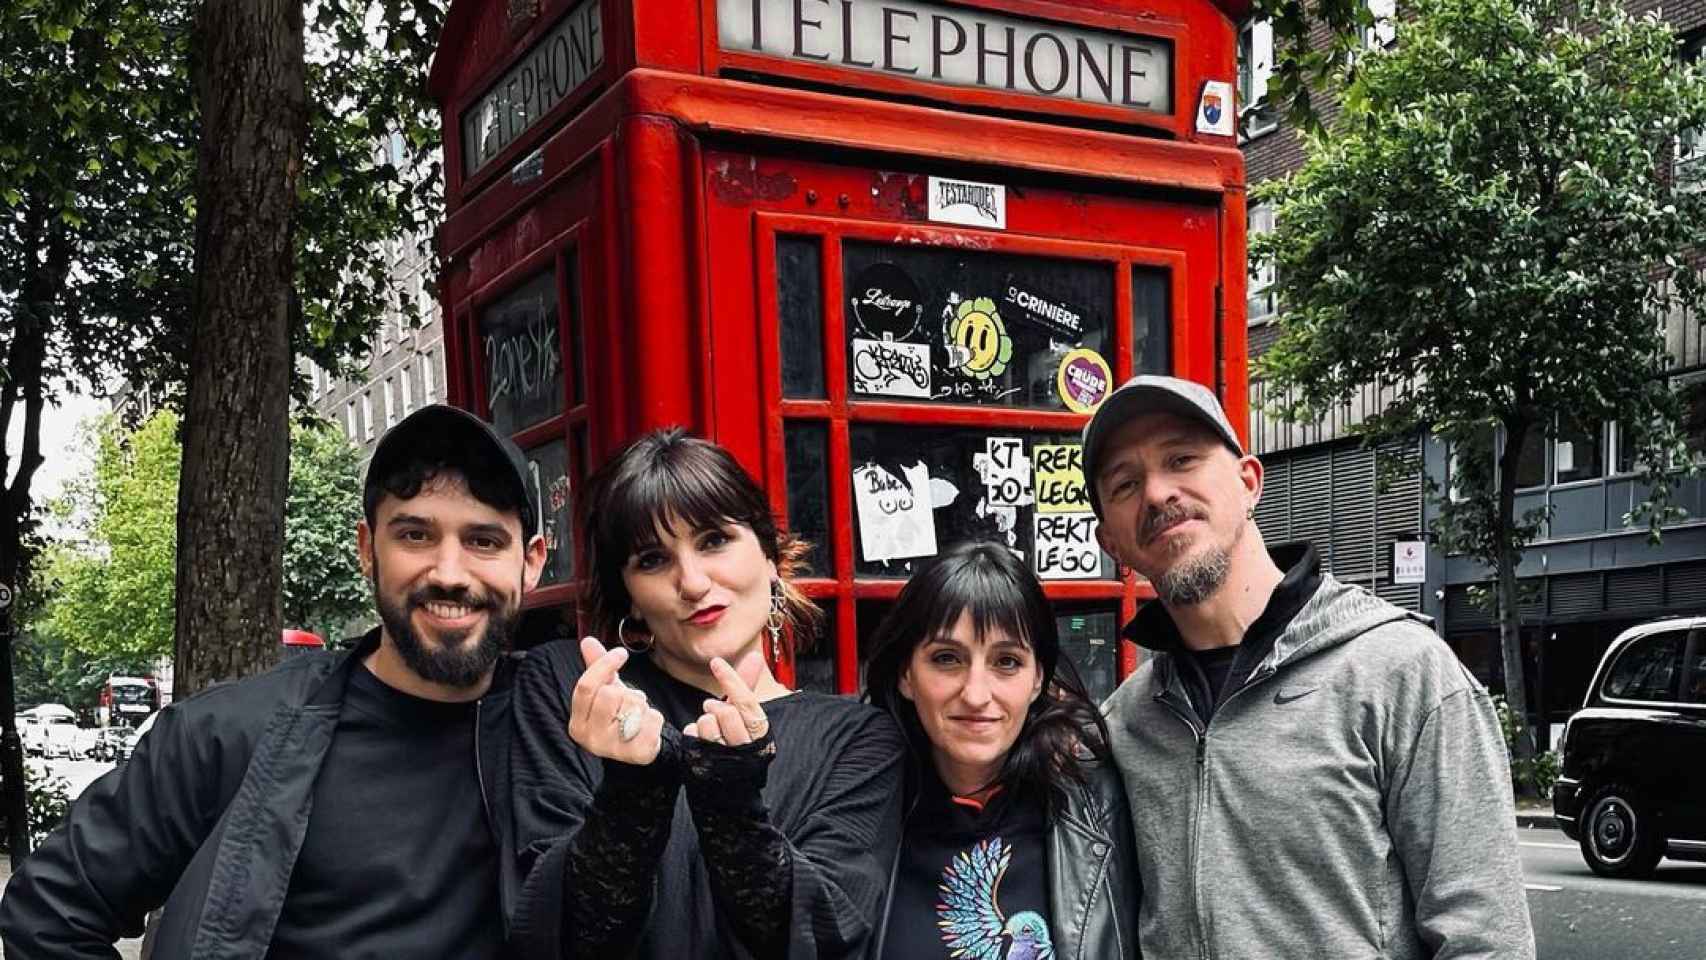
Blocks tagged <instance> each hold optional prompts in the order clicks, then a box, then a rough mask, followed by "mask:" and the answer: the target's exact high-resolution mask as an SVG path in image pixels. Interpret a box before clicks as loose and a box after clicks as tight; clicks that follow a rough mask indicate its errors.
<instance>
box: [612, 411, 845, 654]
mask: <svg viewBox="0 0 1706 960" xmlns="http://www.w3.org/2000/svg"><path fill="white" fill-rule="evenodd" d="M581 516H582V526H581V529H583V530H585V531H586V533H587V543H586V565H587V570H586V575H585V576H584V577H583V578H582V580H581V584H582V587H581V605H582V608H583V610H584V612H585V613H586V615H587V618H588V620H589V622H590V624H591V626H592V627H593V629H594V630H596V631H598V633H599V634H600V635H602V636H606V637H613V638H615V639H617V640H620V639H621V637H620V636H617V630H618V627H619V625H620V623H621V620H622V618H623V617H624V616H626V615H627V614H628V611H629V609H630V608H631V607H632V606H633V604H634V601H633V599H632V598H631V597H629V596H628V587H627V585H626V584H624V583H623V582H622V569H623V568H624V567H625V566H627V564H628V558H629V557H631V556H633V555H634V553H635V552H637V551H639V550H642V549H645V548H647V547H650V546H652V545H654V544H656V543H658V542H659V541H661V540H662V539H663V533H664V531H665V529H666V527H667V525H668V524H669V522H670V521H671V520H679V521H680V522H681V523H684V524H686V525H687V526H688V528H689V529H692V530H704V529H708V528H711V527H718V526H722V525H724V524H729V523H738V524H740V525H741V526H744V527H746V528H748V529H750V530H751V531H752V533H753V535H754V536H755V537H756V538H757V539H758V546H759V547H760V548H761V549H762V550H763V551H764V555H765V556H766V557H768V558H769V559H770V561H771V562H773V563H775V564H776V572H777V574H778V576H779V577H780V579H781V582H782V600H783V603H782V606H783V613H784V616H785V617H786V619H787V621H788V630H787V631H786V632H787V635H788V637H787V642H788V646H789V649H790V650H792V649H794V648H795V647H796V646H799V645H803V644H804V643H805V642H806V641H808V640H809V639H810V637H811V635H812V634H813V633H814V632H815V631H816V630H817V627H818V625H819V623H820V622H821V621H822V619H823V614H822V612H821V611H819V610H818V608H817V605H816V604H814V603H812V602H811V600H810V599H809V598H807V597H806V596H805V595H804V594H802V593H801V592H800V591H799V590H798V588H796V587H795V586H794V585H793V583H792V577H793V574H794V571H795V569H796V568H797V567H798V566H799V564H800V561H801V558H803V557H804V556H805V553H806V550H807V544H806V543H805V542H804V541H801V540H797V539H795V538H794V537H792V536H789V535H787V534H785V533H783V532H781V531H780V530H779V529H777V526H776V517H775V515H774V514H772V513H771V512H770V501H769V500H767V499H766V498H765V496H764V491H763V489H761V488H760V487H759V486H758V483H757V482H756V481H754V480H753V479H752V475H751V474H749V473H747V472H746V470H745V469H744V468H742V467H741V465H740V463H739V462H737V461H736V460H735V458H734V456H733V455H732V454H730V453H729V452H728V451H727V450H725V449H723V448H722V447H720V446H718V445H716V444H714V443H712V442H710V441H709V440H701V439H699V438H698V437H694V436H689V435H688V433H687V431H686V430H683V429H682V428H680V427H673V428H670V429H667V430H654V431H652V432H651V433H648V434H646V435H645V436H642V437H640V438H639V439H638V440H635V441H634V442H633V443H631V444H629V445H628V447H627V448H626V449H624V450H623V451H622V452H621V453H619V454H617V455H616V456H615V457H612V458H611V459H610V461H609V462H608V463H606V464H605V465H604V466H602V467H600V468H599V470H598V472H597V473H594V474H593V476H592V478H591V479H590V480H589V481H588V482H587V489H586V495H585V496H584V497H582V498H581Z"/></svg>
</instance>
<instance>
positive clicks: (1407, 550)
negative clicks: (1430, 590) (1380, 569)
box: [1392, 540, 1428, 583]
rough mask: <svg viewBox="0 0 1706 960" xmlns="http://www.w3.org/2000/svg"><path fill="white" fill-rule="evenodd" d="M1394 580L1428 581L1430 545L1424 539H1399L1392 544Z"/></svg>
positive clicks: (1399, 581)
mask: <svg viewBox="0 0 1706 960" xmlns="http://www.w3.org/2000/svg"><path fill="white" fill-rule="evenodd" d="M1392 582H1393V583H1427V582H1428V545H1427V543H1426V542H1425V541H1422V540H1399V541H1398V542H1397V543H1394V544H1393V545H1392Z"/></svg>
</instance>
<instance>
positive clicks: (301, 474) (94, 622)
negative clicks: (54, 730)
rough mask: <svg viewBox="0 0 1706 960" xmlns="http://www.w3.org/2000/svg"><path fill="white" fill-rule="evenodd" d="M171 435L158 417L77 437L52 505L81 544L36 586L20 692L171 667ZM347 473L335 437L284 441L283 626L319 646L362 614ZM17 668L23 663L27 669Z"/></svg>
mask: <svg viewBox="0 0 1706 960" xmlns="http://www.w3.org/2000/svg"><path fill="white" fill-rule="evenodd" d="M178 423H179V421H178V418H177V416H176V415H175V414H173V413H172V412H171V411H169V410H163V411H161V412H159V413H156V414H155V415H154V416H153V417H152V418H150V419H149V420H148V421H147V422H146V423H144V424H143V425H142V426H140V427H139V428H137V429H135V430H129V429H127V428H126V427H125V426H124V425H123V424H122V423H120V422H119V421H118V420H117V419H116V418H113V417H103V418H100V419H99V420H96V421H93V422H92V423H91V424H89V425H88V426H87V427H86V428H85V429H86V431H87V433H88V434H89V435H90V437H91V441H92V445H93V447H94V450H95V459H94V464H93V466H92V468H91V469H90V471H89V473H88V475H87V476H85V477H83V478H80V479H79V480H77V481H75V482H73V484H72V485H71V487H70V489H69V491H68V494H67V498H66V502H65V503H64V504H63V505H62V512H63V513H65V514H66V515H67V516H69V517H71V518H73V520H72V522H74V523H75V524H77V526H78V528H79V530H80V532H81V534H82V542H81V543H80V544H77V545H76V546H75V547H71V546H62V547H60V548H59V549H56V550H54V551H51V552H50V554H49V562H48V563H47V564H45V568H44V570H43V574H44V579H45V580H46V581H47V585H48V586H49V587H51V588H53V599H52V600H51V601H50V602H49V603H48V604H47V605H46V607H45V609H44V610H43V611H42V616H40V617H39V618H36V619H35V622H34V623H29V622H28V621H26V629H27V630H29V633H30V635H31V636H32V637H33V640H32V643H31V645H30V647H29V648H27V649H28V650H32V651H34V653H33V654H30V653H25V652H21V653H20V690H21V691H22V689H23V680H24V679H25V677H26V676H28V675H29V674H30V673H31V672H33V673H34V674H35V675H36V677H37V679H36V681H35V683H37V684H39V685H41V686H43V687H48V688H53V689H55V690H57V691H59V692H68V691H80V690H84V689H85V688H87V689H90V690H93V689H94V688H96V687H99V685H100V682H101V681H104V680H105V679H106V677H107V675H108V674H110V673H115V672H117V673H124V672H133V671H139V670H143V668H144V665H146V664H147V663H149V662H152V661H153V660H154V659H156V658H158V657H161V656H170V655H171V653H172V636H173V628H174V626H175V624H174V622H173V621H174V611H175V609H176V604H175V598H176V584H175V579H174V572H175V570H176V567H177V556H176V554H177V522H176V511H177V489H178V476H179V463H180V457H181V450H180V447H179V445H178V437H177V429H178ZM359 470H360V459H359V455H358V453H357V451H356V450H355V448H354V447H352V446H351V445H350V444H349V442H348V441H347V440H346V439H344V436H343V434H341V433H339V432H338V431H337V430H336V429H335V428H333V427H330V426H328V425H326V424H324V423H321V422H314V423H309V424H299V425H298V426H297V427H296V429H295V430H293V431H292V436H291V461H290V492H289V496H288V499H287V503H286V509H285V531H286V532H285V587H284V596H283V608H284V611H285V622H286V623H287V624H289V625H291V626H300V627H304V628H307V629H310V630H313V631H314V632H316V633H319V634H320V635H321V636H323V637H328V638H332V637H336V636H337V635H338V631H339V630H340V629H342V628H343V627H344V626H345V625H346V624H348V623H349V622H350V621H351V620H353V619H355V618H357V617H359V616H360V615H361V614H362V613H364V612H365V611H367V610H368V608H369V594H368V588H367V582H366V580H364V579H363V578H362V576H361V569H360V567H359V566H358V565H357V562H356V556H355V525H356V523H357V521H359V520H360V519H361V487H360V479H359V477H360V474H359ZM25 656H30V657H31V658H32V661H33V662H32V663H31V664H30V665H29V666H27V667H26V665H25V664H24V662H23V658H24V657H25ZM91 682H92V683H93V686H92V687H90V686H89V684H91ZM22 699H23V695H22V693H20V700H22ZM64 702H66V703H71V702H72V701H71V700H69V699H68V700H65V701H64ZM78 702H79V703H83V702H87V700H86V699H85V698H81V697H80V698H79V699H78Z"/></svg>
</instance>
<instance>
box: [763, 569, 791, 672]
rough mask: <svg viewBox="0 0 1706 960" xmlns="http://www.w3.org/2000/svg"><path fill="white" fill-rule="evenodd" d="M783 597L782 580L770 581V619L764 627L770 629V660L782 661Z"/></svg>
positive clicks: (785, 617) (784, 622)
mask: <svg viewBox="0 0 1706 960" xmlns="http://www.w3.org/2000/svg"><path fill="white" fill-rule="evenodd" d="M785 602H786V600H785V598H784V597H783V596H782V581H781V580H780V579H775V580H771V581H770V619H768V620H767V621H765V627H766V628H767V629H768V630H769V631H770V662H771V663H781V662H782V627H783V626H784V625H785V624H786V623H787V622H788V617H787V613H786V608H785V606H784V605H785Z"/></svg>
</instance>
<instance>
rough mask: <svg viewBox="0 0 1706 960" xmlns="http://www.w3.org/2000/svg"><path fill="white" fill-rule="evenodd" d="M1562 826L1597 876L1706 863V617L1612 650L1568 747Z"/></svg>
mask: <svg viewBox="0 0 1706 960" xmlns="http://www.w3.org/2000/svg"><path fill="white" fill-rule="evenodd" d="M1559 750H1560V752H1561V753H1562V754H1563V769H1562V772H1561V775H1560V776H1559V778H1558V783H1557V786H1556V787H1555V788H1554V790H1553V793H1552V810H1553V813H1554V815H1555V816H1556V817H1557V820H1558V825H1559V827H1560V828H1561V829H1562V830H1563V831H1564V833H1565V834H1567V835H1568V836H1569V837H1570V838H1571V839H1573V840H1576V841H1578V842H1579V843H1580V844H1581V848H1582V857H1583V858H1584V859H1586V860H1587V864H1588V866H1589V867H1590V868H1592V870H1593V872H1595V873H1597V874H1599V875H1601V876H1606V877H1645V876H1648V875H1649V874H1651V873H1652V872H1653V868H1654V867H1655V866H1656V865H1657V864H1658V862H1659V858H1661V857H1665V856H1668V857H1670V858H1672V859H1674V860H1702V861H1706V617H1692V618H1676V619H1670V620H1659V621H1655V622H1653V623H1644V624H1641V625H1639V626H1635V627H1631V628H1629V629H1628V630H1625V631H1624V632H1623V633H1622V634H1620V635H1619V636H1618V637H1617V639H1616V640H1614V641H1612V643H1611V646H1610V647H1609V648H1608V649H1607V650H1606V651H1605V656H1604V657H1603V658H1602V659H1601V660H1600V663H1599V669H1598V670H1597V671H1595V672H1594V678H1593V683H1592V684H1590V685H1589V686H1588V692H1587V699H1586V700H1585V701H1584V702H1583V704H1582V709H1581V710H1579V711H1577V712H1576V714H1575V715H1574V716H1572V717H1570V722H1569V724H1568V725H1567V726H1566V727H1565V728H1564V739H1563V742H1562V744H1561V745H1560V747H1559Z"/></svg>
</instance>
